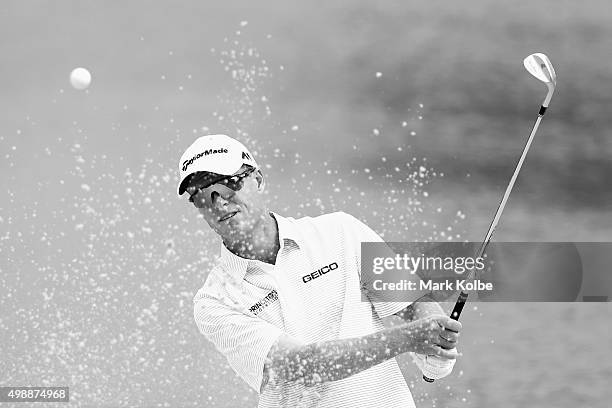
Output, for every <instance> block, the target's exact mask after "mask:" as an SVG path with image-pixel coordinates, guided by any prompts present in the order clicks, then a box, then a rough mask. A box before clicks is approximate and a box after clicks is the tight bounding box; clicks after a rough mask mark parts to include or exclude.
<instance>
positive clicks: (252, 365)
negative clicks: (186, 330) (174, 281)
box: [193, 292, 283, 393]
mask: <svg viewBox="0 0 612 408" xmlns="http://www.w3.org/2000/svg"><path fill="white" fill-rule="evenodd" d="M193 314H194V318H195V322H196V324H197V326H198V329H199V330H200V333H202V334H203V335H204V336H205V337H206V338H207V339H208V340H209V341H211V342H212V343H213V344H214V345H215V346H216V348H217V350H219V351H220V352H221V353H222V354H223V355H224V356H225V357H226V358H227V361H228V362H229V365H230V366H231V367H232V369H233V370H234V371H235V372H236V373H237V374H238V375H239V376H240V377H241V378H242V379H243V380H244V381H246V383H247V384H248V385H249V386H250V387H251V388H253V389H254V390H255V391H256V392H257V393H259V392H260V387H261V382H262V377H263V370H264V364H265V361H266V357H267V356H268V353H269V351H270V348H271V347H272V345H274V343H275V342H276V341H277V340H278V338H279V337H280V335H281V334H283V331H282V330H281V329H280V328H278V327H276V326H274V325H273V324H270V323H268V322H266V321H265V320H262V319H260V318H258V317H256V316H250V315H247V314H245V313H242V312H241V311H239V310H236V309H233V308H232V307H230V306H229V305H226V304H224V303H223V302H222V301H221V300H219V299H215V298H212V297H208V296H206V295H204V294H202V293H200V292H198V294H197V295H196V296H195V298H194V305H193Z"/></svg>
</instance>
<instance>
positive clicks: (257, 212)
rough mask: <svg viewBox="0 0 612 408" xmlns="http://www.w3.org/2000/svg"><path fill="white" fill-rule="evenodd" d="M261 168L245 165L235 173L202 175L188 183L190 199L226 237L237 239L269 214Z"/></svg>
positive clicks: (207, 220) (206, 218) (217, 230)
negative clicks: (266, 208) (229, 174)
mask: <svg viewBox="0 0 612 408" xmlns="http://www.w3.org/2000/svg"><path fill="white" fill-rule="evenodd" d="M260 182H262V175H261V172H260V171H259V170H254V169H253V168H251V167H248V166H242V168H241V169H240V170H238V172H236V173H235V174H234V175H233V176H221V175H214V174H211V173H203V174H198V175H196V176H195V177H193V178H192V180H191V181H190V182H189V184H188V186H187V189H186V191H187V193H188V194H189V195H190V201H192V202H193V205H194V206H195V207H196V208H197V209H198V211H199V212H200V214H202V216H203V217H204V219H205V220H206V222H207V223H208V225H210V227H211V228H212V229H213V230H214V231H215V232H216V233H217V234H219V235H220V236H221V237H222V238H224V239H230V240H236V239H240V238H242V237H243V236H245V235H246V234H247V233H248V232H250V231H252V230H253V228H254V226H255V225H256V224H257V223H258V222H259V221H260V220H262V219H263V218H264V217H265V215H266V210H265V206H264V200H263V194H261V191H260V189H259V188H258V186H259V183H260Z"/></svg>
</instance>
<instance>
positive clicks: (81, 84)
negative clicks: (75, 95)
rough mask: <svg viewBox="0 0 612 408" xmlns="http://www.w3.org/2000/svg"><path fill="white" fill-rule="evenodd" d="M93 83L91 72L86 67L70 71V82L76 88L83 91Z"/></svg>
mask: <svg viewBox="0 0 612 408" xmlns="http://www.w3.org/2000/svg"><path fill="white" fill-rule="evenodd" d="M90 83H91V74H90V73H89V71H88V70H86V69H85V68H75V69H73V70H72V72H71V73H70V84H71V85H72V86H73V87H74V89H78V90H79V91H82V90H83V89H87V87H88V86H89V84H90Z"/></svg>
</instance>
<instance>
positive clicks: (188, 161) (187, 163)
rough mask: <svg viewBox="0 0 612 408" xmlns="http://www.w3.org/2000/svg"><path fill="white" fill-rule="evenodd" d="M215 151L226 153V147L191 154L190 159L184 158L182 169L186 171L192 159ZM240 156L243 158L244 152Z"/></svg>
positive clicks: (194, 159)
mask: <svg viewBox="0 0 612 408" xmlns="http://www.w3.org/2000/svg"><path fill="white" fill-rule="evenodd" d="M216 153H227V149H225V148H221V149H208V150H204V151H203V152H201V153H198V154H196V155H195V156H193V157H192V158H191V159H189V160H185V161H184V162H183V171H187V167H189V165H190V164H192V163H193V162H194V161H196V160H197V159H199V158H200V157H202V156H208V155H209V154H216ZM242 158H243V159H244V153H243V156H242Z"/></svg>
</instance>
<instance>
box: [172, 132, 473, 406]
mask: <svg viewBox="0 0 612 408" xmlns="http://www.w3.org/2000/svg"><path fill="white" fill-rule="evenodd" d="M179 172H180V182H179V186H178V194H179V195H182V194H183V193H185V192H186V193H187V194H188V195H189V202H190V203H191V205H193V206H194V207H195V208H196V209H197V211H199V213H200V214H201V215H202V217H203V218H204V219H205V220H206V222H207V223H208V225H209V226H210V227H211V228H212V229H213V230H214V231H215V232H216V233H217V234H218V235H219V237H220V238H221V240H222V244H221V245H220V247H221V248H220V250H221V256H220V259H219V261H218V263H217V265H215V266H214V267H213V268H212V270H211V271H210V274H209V275H208V277H207V279H206V281H205V283H204V285H203V286H202V288H201V289H200V290H199V291H198V292H197V294H196V296H195V298H194V318H195V321H196V324H197V326H198V328H199V330H200V332H201V333H202V334H203V335H204V336H205V337H206V338H207V339H208V340H210V341H211V342H212V343H214V345H215V346H216V348H217V349H218V350H219V351H220V352H221V353H222V354H223V355H224V356H225V357H226V358H227V360H228V362H229V364H230V366H231V367H232V368H233V369H234V370H235V372H236V373H237V374H238V375H239V376H240V377H241V378H242V379H243V380H244V381H246V383H247V384H248V385H249V386H250V387H252V388H253V389H254V390H255V391H256V392H257V393H258V394H259V407H278V406H305V407H306V406H317V407H330V408H332V407H333V408H337V407H381V408H382V407H385V408H394V407H398V408H399V407H401V408H406V407H414V401H413V399H412V396H411V394H410V390H409V388H408V385H407V384H406V381H405V380H404V377H403V376H402V374H401V372H400V369H399V366H398V364H397V362H396V360H395V358H394V357H395V356H398V355H400V354H402V353H407V352H412V353H414V355H413V357H414V360H415V362H416V363H417V365H418V366H419V367H420V368H421V370H422V371H423V372H424V373H425V372H426V373H427V375H428V376H429V377H430V378H431V376H433V375H435V376H436V377H435V378H441V377H444V376H446V375H448V374H449V373H450V372H451V370H452V367H453V365H454V362H455V359H456V357H457V350H456V348H455V347H456V344H457V337H458V332H459V330H460V329H461V324H460V323H459V322H457V321H454V320H451V319H450V318H448V317H447V316H445V314H444V311H443V310H442V308H441V307H440V306H439V305H438V304H437V303H435V302H433V301H431V299H429V298H426V297H422V298H420V299H418V300H417V301H415V302H413V303H393V302H389V303H384V302H369V301H362V293H361V285H360V273H361V264H360V249H361V242H381V241H382V239H381V238H380V237H379V236H378V235H377V234H376V233H375V232H374V231H372V230H371V229H370V228H368V227H367V226H366V225H365V224H363V223H362V222H360V221H359V220H357V219H356V218H354V217H353V216H351V215H349V214H346V213H343V212H336V213H332V214H325V215H321V216H318V217H314V218H311V217H304V218H300V219H294V218H286V217H283V216H281V215H279V214H276V213H274V212H271V211H270V210H268V207H267V204H266V202H265V197H266V195H264V194H262V192H263V189H264V185H265V183H264V175H263V173H262V171H261V169H260V167H259V166H258V164H257V163H256V161H255V158H254V157H253V155H252V154H251V152H250V151H249V150H248V149H247V148H246V147H245V146H244V145H243V144H242V143H240V142H238V141H237V140H235V139H232V138H230V137H228V136H225V135H209V136H203V137H200V138H198V139H197V140H196V141H195V142H194V143H193V144H192V145H191V146H190V147H189V148H188V149H187V150H186V151H185V153H184V154H183V156H182V157H181V160H180V163H179ZM392 315H397V316H400V317H402V318H403V319H404V323H402V324H398V325H395V326H393V327H391V328H385V326H384V324H383V322H384V320H385V319H387V318H390V317H391V316H392Z"/></svg>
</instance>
